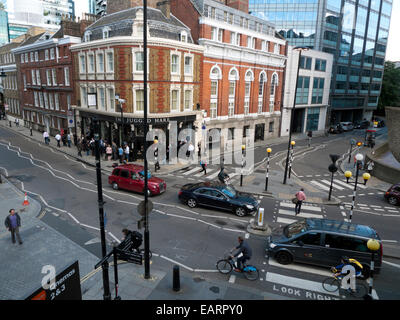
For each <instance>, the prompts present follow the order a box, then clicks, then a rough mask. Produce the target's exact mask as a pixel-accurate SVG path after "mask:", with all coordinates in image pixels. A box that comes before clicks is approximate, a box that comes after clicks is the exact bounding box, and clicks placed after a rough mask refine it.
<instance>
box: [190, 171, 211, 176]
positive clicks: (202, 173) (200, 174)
mask: <svg viewBox="0 0 400 320" xmlns="http://www.w3.org/2000/svg"><path fill="white" fill-rule="evenodd" d="M210 171H214V170H210ZM207 174H208V172H207ZM194 176H195V177H201V176H204V171H203V172H199V173H198V174H195V175H194Z"/></svg>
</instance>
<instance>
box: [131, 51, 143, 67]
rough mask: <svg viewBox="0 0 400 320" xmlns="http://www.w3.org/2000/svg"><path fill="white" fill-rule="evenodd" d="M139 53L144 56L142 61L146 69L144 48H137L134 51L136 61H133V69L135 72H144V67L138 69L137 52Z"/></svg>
mask: <svg viewBox="0 0 400 320" xmlns="http://www.w3.org/2000/svg"><path fill="white" fill-rule="evenodd" d="M137 53H141V54H142V56H143V60H142V62H141V63H142V64H143V69H144V52H143V50H142V49H141V50H135V51H134V53H133V60H134V61H133V63H134V68H133V69H134V72H135V73H143V72H144V70H143V69H142V70H138V69H137V63H138V62H137V61H136V54H137ZM139 63H140V62H139Z"/></svg>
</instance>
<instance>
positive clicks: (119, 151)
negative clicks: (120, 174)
mask: <svg viewBox="0 0 400 320" xmlns="http://www.w3.org/2000/svg"><path fill="white" fill-rule="evenodd" d="M118 156H119V163H122V160H123V157H124V149H122V146H119V148H118Z"/></svg>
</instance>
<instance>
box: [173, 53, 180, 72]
mask: <svg viewBox="0 0 400 320" xmlns="http://www.w3.org/2000/svg"><path fill="white" fill-rule="evenodd" d="M173 57H177V63H176V71H173V69H174V68H173V66H174V65H175V64H174V63H173V61H172V59H173ZM180 58H181V55H180V53H178V52H176V51H172V52H171V74H175V75H177V74H179V73H180V70H179V69H180V60H181V59H180Z"/></svg>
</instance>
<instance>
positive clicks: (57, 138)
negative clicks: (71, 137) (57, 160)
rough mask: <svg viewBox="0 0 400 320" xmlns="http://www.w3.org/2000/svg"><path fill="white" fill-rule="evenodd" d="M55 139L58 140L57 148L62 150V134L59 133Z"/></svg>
mask: <svg viewBox="0 0 400 320" xmlns="http://www.w3.org/2000/svg"><path fill="white" fill-rule="evenodd" d="M55 138H56V140H57V147H59V148H60V147H61V146H60V141H61V136H60V134H59V133H57V134H56V137H55Z"/></svg>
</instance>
